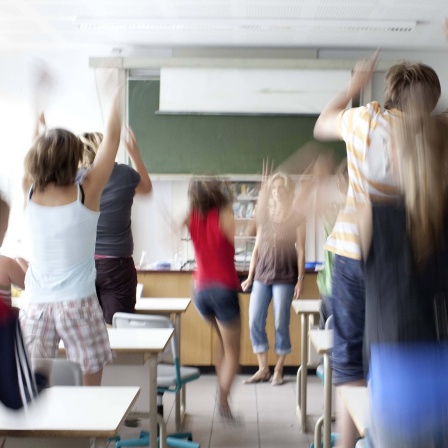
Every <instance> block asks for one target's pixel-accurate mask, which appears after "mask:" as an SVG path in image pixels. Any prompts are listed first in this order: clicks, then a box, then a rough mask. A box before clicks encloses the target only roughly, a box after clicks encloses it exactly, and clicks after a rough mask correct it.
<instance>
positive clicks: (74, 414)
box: [0, 386, 140, 437]
mask: <svg viewBox="0 0 448 448" xmlns="http://www.w3.org/2000/svg"><path fill="white" fill-rule="evenodd" d="M139 392H140V389H139V388H138V387H75V386H73V387H57V386H55V387H51V388H49V389H46V390H44V391H43V392H42V393H41V394H40V396H39V397H38V398H37V399H36V400H35V401H34V402H32V403H31V404H30V405H29V406H28V408H27V409H26V410H25V409H22V410H20V411H13V410H10V409H7V408H5V407H4V406H2V405H0V436H11V437H33V436H38V437H114V436H116V435H117V434H118V431H119V429H120V426H121V424H122V423H123V421H124V420H125V418H126V416H127V415H128V413H129V411H130V410H131V409H132V407H133V405H134V403H135V401H136V399H137V397H138V394H139Z"/></svg>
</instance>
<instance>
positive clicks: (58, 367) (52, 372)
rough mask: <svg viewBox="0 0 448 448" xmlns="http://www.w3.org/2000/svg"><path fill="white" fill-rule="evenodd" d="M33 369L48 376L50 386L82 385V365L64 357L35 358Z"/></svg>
mask: <svg viewBox="0 0 448 448" xmlns="http://www.w3.org/2000/svg"><path fill="white" fill-rule="evenodd" d="M33 369H34V370H35V371H38V372H41V373H43V374H44V375H45V376H47V377H48V384H49V386H50V387H51V386H82V383H83V375H82V370H81V366H80V365H79V364H78V363H76V362H73V361H69V360H68V359H64V358H47V359H33Z"/></svg>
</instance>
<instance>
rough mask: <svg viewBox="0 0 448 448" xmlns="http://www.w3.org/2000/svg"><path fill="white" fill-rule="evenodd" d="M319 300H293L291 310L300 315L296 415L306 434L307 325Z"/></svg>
mask: <svg viewBox="0 0 448 448" xmlns="http://www.w3.org/2000/svg"><path fill="white" fill-rule="evenodd" d="M320 303H321V301H320V299H318V300H293V301H292V305H291V306H292V308H293V309H294V311H295V313H296V314H298V315H300V326H301V329H302V334H301V343H302V349H301V356H300V359H301V361H300V367H299V369H298V370H297V376H296V390H297V395H296V398H297V405H296V408H297V414H298V415H300V428H301V431H302V432H306V398H307V397H306V389H307V380H308V378H307V377H308V325H309V316H310V315H315V314H319V310H320Z"/></svg>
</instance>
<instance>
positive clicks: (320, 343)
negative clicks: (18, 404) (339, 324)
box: [309, 330, 333, 355]
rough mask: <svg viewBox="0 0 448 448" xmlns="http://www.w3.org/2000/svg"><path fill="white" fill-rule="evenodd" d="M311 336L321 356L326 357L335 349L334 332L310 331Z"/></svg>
mask: <svg viewBox="0 0 448 448" xmlns="http://www.w3.org/2000/svg"><path fill="white" fill-rule="evenodd" d="M309 336H310V341H311V343H312V344H313V346H314V348H315V349H316V351H317V353H319V355H324V354H326V353H328V352H329V351H330V350H331V349H332V348H333V330H310V333H309Z"/></svg>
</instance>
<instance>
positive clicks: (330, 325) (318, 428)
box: [310, 315, 338, 448]
mask: <svg viewBox="0 0 448 448" xmlns="http://www.w3.org/2000/svg"><path fill="white" fill-rule="evenodd" d="M332 328H333V315H330V316H328V319H327V320H326V322H325V328H324V329H325V330H331V329H332ZM316 376H317V377H318V378H319V379H320V381H321V383H322V384H324V379H325V375H324V365H323V364H322V363H320V364H319V365H318V366H317V368H316ZM332 395H333V399H332V403H334V388H333V387H332ZM334 419H335V418H334V416H332V421H333V420H334ZM323 422H324V421H323V418H322V417H320V418H319V420H318V421H317V424H316V429H315V430H316V431H321V430H322V425H323ZM337 440H338V435H337V434H336V433H334V432H333V433H331V446H332V447H333V446H335V445H336V443H337ZM310 448H314V443H312V444H311V445H310Z"/></svg>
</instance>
